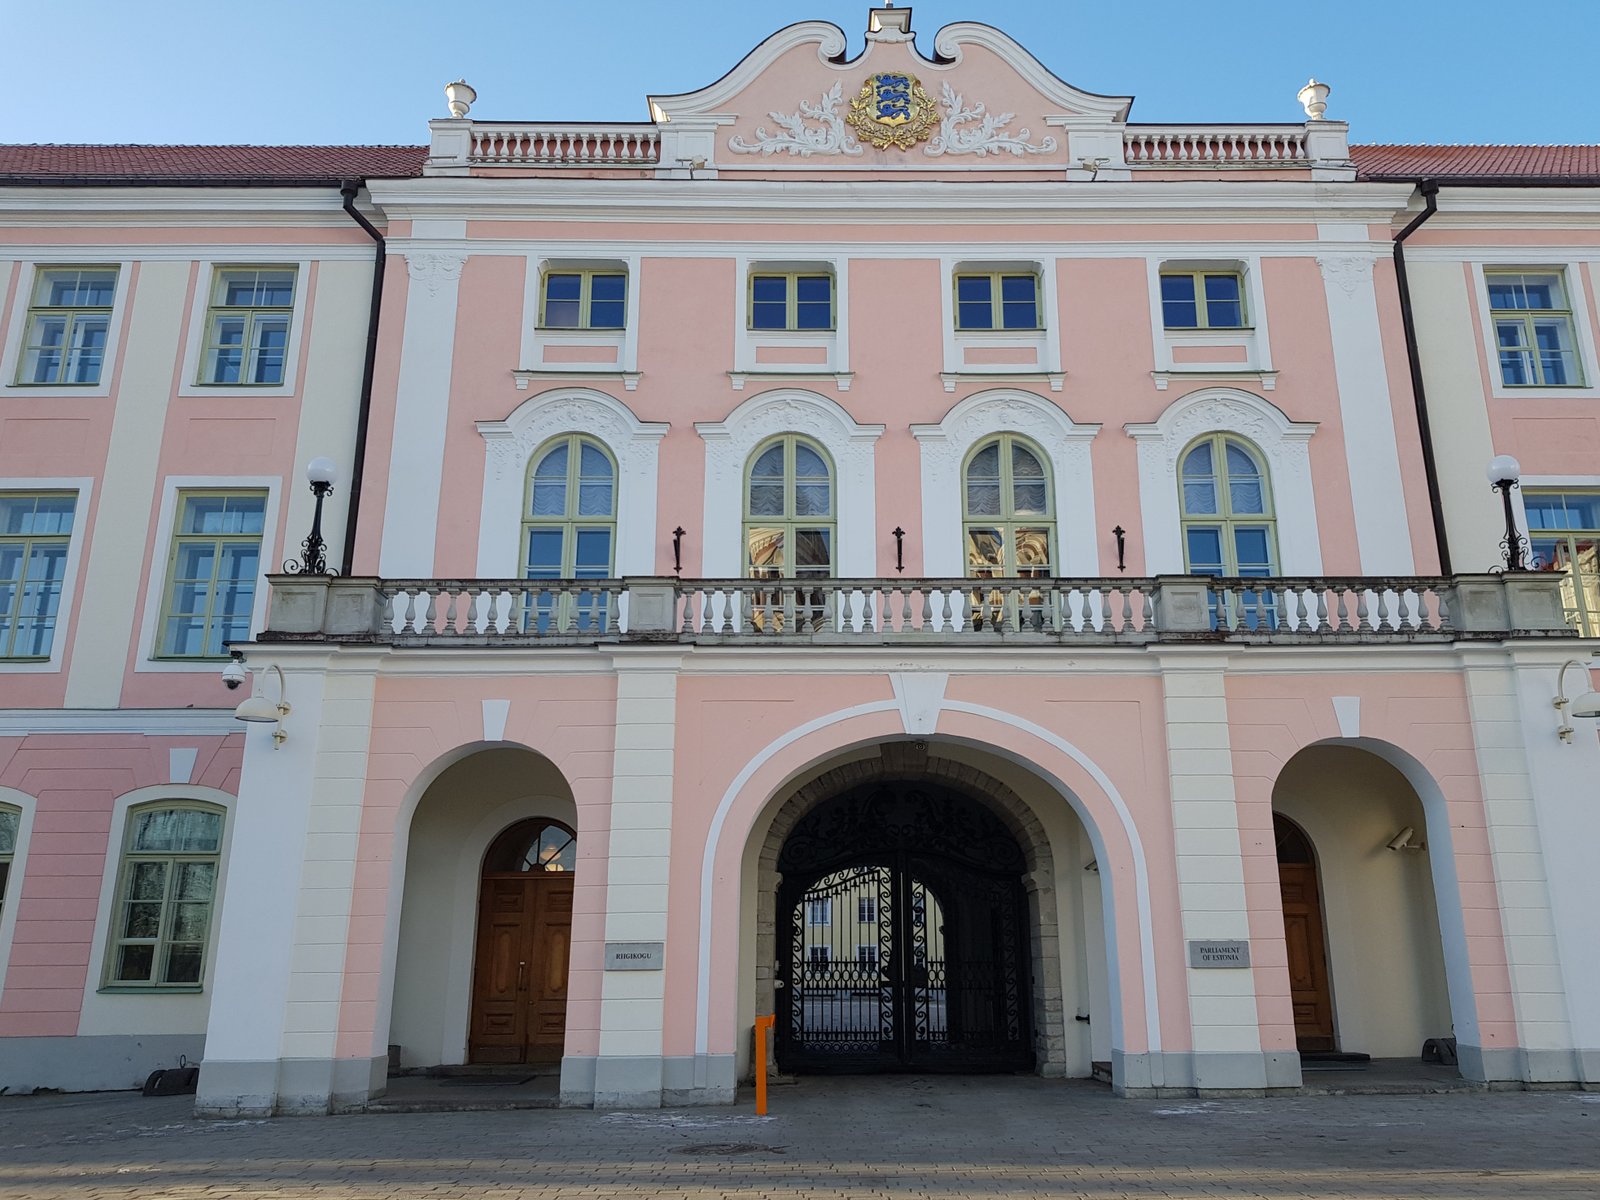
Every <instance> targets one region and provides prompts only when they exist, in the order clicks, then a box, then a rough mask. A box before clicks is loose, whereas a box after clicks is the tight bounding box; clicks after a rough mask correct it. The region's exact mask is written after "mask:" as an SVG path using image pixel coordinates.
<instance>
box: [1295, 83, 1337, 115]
mask: <svg viewBox="0 0 1600 1200" xmlns="http://www.w3.org/2000/svg"><path fill="white" fill-rule="evenodd" d="M1332 90H1333V89H1332V88H1330V87H1329V86H1328V85H1327V84H1325V83H1318V82H1317V81H1316V80H1315V79H1313V80H1311V82H1310V83H1308V84H1306V85H1305V87H1303V88H1301V89H1300V94H1299V97H1298V99H1299V101H1300V103H1301V104H1302V105H1304V106H1305V110H1306V116H1308V117H1309V118H1311V120H1313V121H1321V120H1322V119H1323V116H1322V114H1323V113H1325V112H1327V111H1328V93H1329V92H1331V91H1332Z"/></svg>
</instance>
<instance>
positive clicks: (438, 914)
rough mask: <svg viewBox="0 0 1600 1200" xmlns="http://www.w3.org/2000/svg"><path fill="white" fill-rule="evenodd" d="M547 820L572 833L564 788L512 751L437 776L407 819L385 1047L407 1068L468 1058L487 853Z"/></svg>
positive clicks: (535, 762)
mask: <svg viewBox="0 0 1600 1200" xmlns="http://www.w3.org/2000/svg"><path fill="white" fill-rule="evenodd" d="M528 817H549V818H551V819H552V820H556V821H560V822H562V823H563V824H565V825H567V826H568V827H570V828H574V829H575V828H577V810H576V807H575V806H574V804H573V800H572V791H571V789H570V788H569V787H568V786H567V782H566V780H565V779H563V778H562V776H561V772H560V771H558V770H557V769H556V768H555V767H554V766H553V765H552V764H551V763H550V762H549V760H547V759H545V758H543V757H541V756H540V755H537V754H534V753H532V752H531V751H528V750H523V749H520V748H517V747H493V748H490V749H486V750H484V751H482V752H480V753H478V754H474V755H471V756H469V757H467V758H464V759H462V760H461V761H460V762H458V763H456V764H455V765H453V766H451V767H449V768H447V769H446V770H445V771H444V772H443V773H442V774H441V775H440V776H439V778H438V779H436V780H434V781H433V783H432V785H431V786H430V787H429V788H428V791H427V793H426V794H425V795H424V796H423V798H422V801H421V803H419V804H418V805H417V811H416V814H415V816H413V818H412V821H411V837H410V842H409V845H410V850H409V852H408V855H407V858H406V875H405V891H404V894H403V898H402V901H401V910H400V937H399V950H398V953H397V955H396V960H395V977H394V1008H393V1016H392V1017H391V1021H390V1027H389V1041H390V1042H391V1043H394V1044H397V1045H399V1046H400V1048H401V1060H400V1061H401V1063H402V1065H404V1066H407V1067H428V1066H437V1065H439V1064H441V1063H460V1062H464V1061H465V1060H466V1046H467V1019H468V1010H469V1007H470V1001H471V992H472V970H473V954H474V950H475V942H476V934H477V919H478V883H479V876H480V873H481V871H482V868H483V855H484V852H485V851H486V850H488V848H489V843H490V842H492V841H493V840H494V839H495V836H496V835H497V834H499V833H500V832H501V831H502V830H503V829H505V828H506V826H508V825H511V824H513V823H514V822H516V821H520V820H523V819H525V818H528Z"/></svg>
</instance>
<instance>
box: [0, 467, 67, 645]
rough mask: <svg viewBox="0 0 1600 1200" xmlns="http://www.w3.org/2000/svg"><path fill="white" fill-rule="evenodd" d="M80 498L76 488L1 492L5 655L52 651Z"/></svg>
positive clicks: (0, 640)
mask: <svg viewBox="0 0 1600 1200" xmlns="http://www.w3.org/2000/svg"><path fill="white" fill-rule="evenodd" d="M77 502H78V498H77V496H76V495H74V494H73V493H72V492H0V659H5V660H16V659H46V658H49V657H50V650H51V646H52V644H53V643H54V641H55V635H56V623H57V621H58V620H59V619H60V609H61V589H62V588H63V587H64V586H65V584H66V575H67V551H68V550H69V548H70V546H71V543H72V522H73V516H74V513H75V510H76V508H77Z"/></svg>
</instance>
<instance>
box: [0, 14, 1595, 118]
mask: <svg viewBox="0 0 1600 1200" xmlns="http://www.w3.org/2000/svg"><path fill="white" fill-rule="evenodd" d="M868 7H869V6H868V4H866V3H864V2H859V0H848V2H845V0H746V2H744V3H735V2H733V0H609V2H608V3H605V4H599V3H584V2H583V0H566V2H562V3H554V2H551V0H521V2H513V0H500V2H497V3H490V2H487V0H454V2H451V0H426V2H424V0H388V2H385V3H372V2H370V0H270V2H268V3H260V2H257V3H241V2H239V0H52V2H50V3H27V2H25V0H0V77H3V78H4V79H5V80H6V85H7V86H6V92H7V103H6V104H5V105H4V106H3V107H0V141H6V142H179V143H181V142H258V143H259V142H266V143H271V142H284V143H288V142H313V143H317V142H321V143H332V142H369V143H370V142H401V143H421V142H423V141H426V140H427V128H426V122H427V120H428V118H430V117H435V116H444V115H445V110H444V98H443V94H442V90H441V89H442V87H443V85H444V84H445V83H446V82H448V81H449V80H451V79H455V78H457V77H459V76H463V75H464V76H465V77H466V78H467V79H468V80H469V81H470V82H471V83H472V85H473V86H474V87H476V88H477V90H478V95H479V102H478V105H477V106H476V108H475V109H474V115H475V116H481V117H486V118H491V119H494V118H500V119H524V120H572V119H588V120H596V121H604V120H640V119H643V118H644V117H645V115H646V112H645V103H644V96H645V94H646V93H648V92H663V93H670V92H677V91H688V90H691V89H693V88H696V87H699V86H702V85H704V84H706V83H709V82H711V81H712V80H713V79H715V78H717V77H718V76H720V75H722V74H723V73H724V72H725V71H727V70H728V68H730V67H731V66H733V64H734V63H735V62H737V61H738V60H739V59H740V58H741V57H743V55H744V54H745V53H746V52H747V51H748V50H750V49H751V47H753V46H754V45H755V44H756V43H757V42H758V41H760V40H761V39H762V38H763V37H765V36H766V35H767V34H769V33H771V32H772V31H774V30H776V29H778V28H781V27H782V26H784V25H787V24H790V23H792V22H795V21H801V20H809V19H821V20H827V21H832V22H833V23H835V24H837V25H839V26H840V27H842V28H843V29H844V31H845V33H846V34H847V35H849V38H850V46H851V53H852V54H853V53H855V52H856V51H857V50H859V48H860V44H861V31H862V30H863V29H864V28H865V27H866V13H867V9H868ZM913 8H914V21H913V23H914V27H915V28H916V30H917V31H918V33H919V34H920V36H921V43H920V44H921V47H922V49H923V51H924V53H930V52H931V47H932V42H933V34H934V32H935V31H936V30H937V29H938V28H939V27H940V26H941V25H944V24H947V23H949V22H951V21H961V20H977V21H984V22H987V23H988V24H991V25H996V26H998V27H1000V28H1001V29H1004V30H1005V31H1006V32H1007V33H1009V34H1011V36H1013V37H1015V38H1016V39H1017V40H1018V41H1020V42H1021V43H1022V44H1023V45H1024V46H1026V47H1028V48H1029V49H1030V50H1031V51H1033V53H1034V54H1036V55H1037V56H1038V57H1039V58H1040V59H1041V60H1042V61H1043V62H1044V64H1045V65H1046V66H1047V67H1049V68H1050V69H1052V70H1053V71H1054V72H1055V73H1056V74H1058V75H1060V76H1061V77H1062V78H1064V79H1066V80H1068V81H1069V82H1071V83H1073V84H1076V85H1077V86H1079V87H1082V88H1085V89H1087V90H1089V91H1096V92H1110V93H1116V94H1123V95H1133V96H1135V97H1136V98H1137V99H1136V102H1135V104H1134V108H1133V119H1134V120H1136V121H1293V120H1298V119H1302V116H1303V114H1302V112H1301V109H1300V107H1299V105H1298V104H1297V103H1296V102H1295V92H1296V91H1298V90H1299V88H1300V86H1301V85H1302V84H1303V83H1304V82H1305V81H1306V78H1307V77H1308V76H1310V75H1313V74H1314V75H1316V76H1317V78H1319V79H1322V80H1324V81H1325V82H1328V83H1330V84H1332V85H1333V89H1334V91H1333V96H1332V99H1331V102H1330V105H1329V110H1328V115H1329V116H1330V117H1337V118H1342V119H1344V120H1348V121H1349V122H1350V123H1351V139H1352V140H1353V141H1358V142H1407V141H1422V142H1596V141H1600V99H1597V98H1596V95H1595V91H1594V86H1593V81H1592V72H1591V71H1586V70H1583V69H1581V66H1582V64H1583V63H1584V62H1586V61H1588V62H1592V60H1593V54H1594V49H1595V47H1596V45H1600V0H1538V2H1537V3H1534V4H1526V5H1507V4H1505V3H1504V0H1496V2H1494V3H1490V2H1489V0H1383V2H1378V0H1323V2H1321V3H1318V2H1316V0H1220V2H1219V0H1211V2H1210V3H1199V2H1196V0H1183V2H1180V0H1092V2H1091V0H1007V2H1006V3H996V2H995V0H923V2H921V3H917V4H915V5H914V6H913ZM64 37H65V38H67V39H68V40H69V41H70V46H71V53H70V54H63V53H61V50H62V49H63V38H64ZM52 48H53V49H52Z"/></svg>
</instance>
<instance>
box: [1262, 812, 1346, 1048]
mask: <svg viewBox="0 0 1600 1200" xmlns="http://www.w3.org/2000/svg"><path fill="white" fill-rule="evenodd" d="M1273 825H1274V827H1275V833H1276V835H1277V843H1278V886H1279V889H1280V891H1281V893H1282V898H1283V939H1284V943H1285V947H1286V949H1287V951H1288V958H1289V999H1290V1003H1291V1004H1292V1005H1293V1007H1294V1038H1295V1043H1296V1045H1297V1046H1298V1048H1299V1049H1300V1050H1301V1051H1302V1052H1309V1053H1315V1052H1317V1051H1328V1050H1334V1049H1336V1046H1335V1044H1334V1032H1333V991H1332V989H1331V987H1330V986H1329V983H1328V951H1327V943H1326V940H1325V938H1324V936H1323V924H1322V895H1321V893H1322V888H1321V886H1320V881H1319V880H1318V878H1317V861H1316V856H1315V854H1314V853H1313V852H1312V849H1311V840H1310V839H1309V838H1308V837H1306V835H1305V832H1304V831H1303V830H1302V829H1301V828H1300V827H1299V826H1298V825H1296V824H1294V822H1292V821H1290V820H1288V819H1287V818H1286V817H1282V816H1278V815H1276V814H1274V817H1273Z"/></svg>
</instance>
